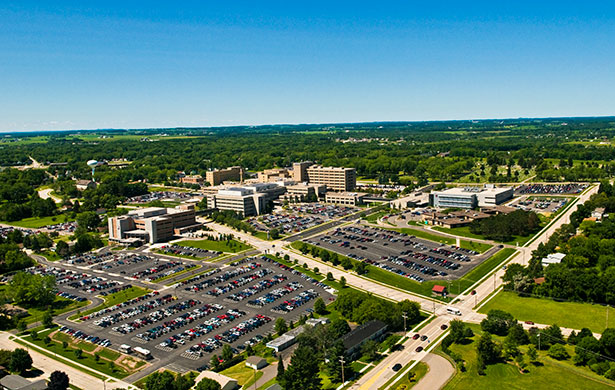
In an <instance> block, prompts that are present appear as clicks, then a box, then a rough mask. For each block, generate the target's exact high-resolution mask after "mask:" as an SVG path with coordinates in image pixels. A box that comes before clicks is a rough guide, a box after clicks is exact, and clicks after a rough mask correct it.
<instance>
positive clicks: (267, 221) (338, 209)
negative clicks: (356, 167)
mask: <svg viewBox="0 0 615 390" xmlns="http://www.w3.org/2000/svg"><path fill="white" fill-rule="evenodd" d="M357 210H358V209H357V208H355V207H347V206H338V205H331V204H327V205H325V204H322V203H305V204H298V205H290V206H289V207H288V208H287V209H285V210H283V211H279V212H275V213H273V214H268V215H263V216H260V217H258V218H256V217H255V218H249V219H248V223H249V224H250V225H252V226H253V227H254V228H255V229H257V230H260V231H264V232H267V231H269V230H271V229H278V230H279V231H280V232H281V233H284V234H292V233H299V232H302V231H304V230H307V229H310V228H313V227H315V226H318V225H320V224H323V223H325V222H329V221H331V220H334V219H338V218H343V217H345V216H348V215H350V214H352V213H354V212H356V211H357Z"/></svg>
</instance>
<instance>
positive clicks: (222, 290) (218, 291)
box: [207, 268, 273, 297]
mask: <svg viewBox="0 0 615 390" xmlns="http://www.w3.org/2000/svg"><path fill="white" fill-rule="evenodd" d="M271 273H273V271H271V270H270V269H267V268H262V269H259V270H258V271H256V272H253V273H251V274H248V275H244V276H242V277H240V278H237V279H235V280H231V281H230V282H228V283H226V284H224V285H222V286H217V287H214V288H213V289H212V290H209V291H207V295H211V296H213V297H218V296H220V295H222V294H226V293H227V292H229V291H231V290H234V289H236V288H238V287H241V286H245V285H246V284H248V283H250V282H252V281H254V280H256V279H260V278H263V277H265V276H267V275H269V274H271Z"/></svg>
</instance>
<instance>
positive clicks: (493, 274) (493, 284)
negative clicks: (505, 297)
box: [493, 271, 497, 291]
mask: <svg viewBox="0 0 615 390" xmlns="http://www.w3.org/2000/svg"><path fill="white" fill-rule="evenodd" d="M495 274H497V271H496V272H494V273H493V291H495V276H496V275H495Z"/></svg>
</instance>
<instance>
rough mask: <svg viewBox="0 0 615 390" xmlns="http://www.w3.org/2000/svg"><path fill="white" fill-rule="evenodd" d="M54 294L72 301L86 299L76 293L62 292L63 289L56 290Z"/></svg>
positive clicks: (83, 300)
mask: <svg viewBox="0 0 615 390" xmlns="http://www.w3.org/2000/svg"><path fill="white" fill-rule="evenodd" d="M56 295H57V296H59V297H62V298H66V299H70V300H72V301H77V302H85V301H87V299H85V298H84V297H80V296H78V295H75V294H71V293H67V292H63V291H58V292H57V293H56Z"/></svg>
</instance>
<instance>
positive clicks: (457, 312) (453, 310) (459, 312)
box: [446, 306, 461, 316]
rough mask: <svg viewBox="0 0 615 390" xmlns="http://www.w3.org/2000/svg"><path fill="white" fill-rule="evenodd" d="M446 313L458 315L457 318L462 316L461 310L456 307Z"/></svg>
mask: <svg viewBox="0 0 615 390" xmlns="http://www.w3.org/2000/svg"><path fill="white" fill-rule="evenodd" d="M446 312H447V313H448V314H453V315H456V316H460V315H461V310H459V309H456V308H454V307H450V306H449V307H447V308H446Z"/></svg>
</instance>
